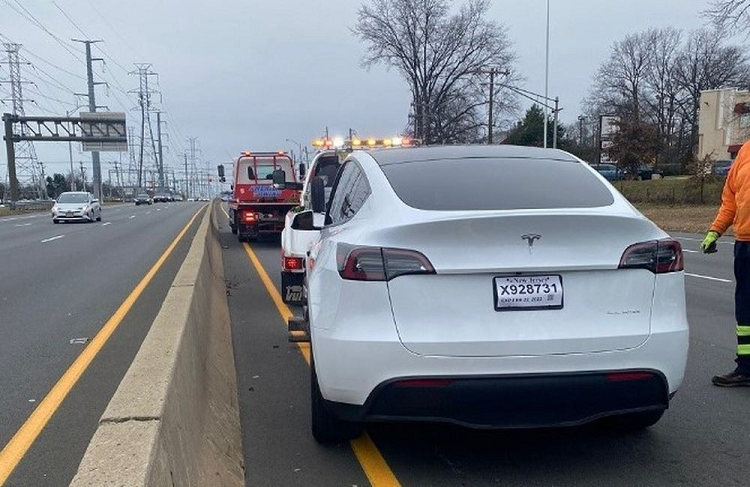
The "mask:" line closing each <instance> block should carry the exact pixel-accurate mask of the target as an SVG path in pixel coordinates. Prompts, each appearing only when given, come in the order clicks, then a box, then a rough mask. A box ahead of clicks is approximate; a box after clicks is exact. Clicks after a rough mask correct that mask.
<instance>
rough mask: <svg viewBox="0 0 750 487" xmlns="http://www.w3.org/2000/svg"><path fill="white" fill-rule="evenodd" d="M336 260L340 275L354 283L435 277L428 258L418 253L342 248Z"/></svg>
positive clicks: (344, 246)
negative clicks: (403, 277) (420, 276)
mask: <svg viewBox="0 0 750 487" xmlns="http://www.w3.org/2000/svg"><path fill="white" fill-rule="evenodd" d="M336 260H337V263H338V269H339V275H340V276H341V277H342V278H343V279H348V280H352V281H390V280H391V279H394V278H396V277H398V276H403V275H407V274H435V269H434V268H433V267H432V264H431V263H430V261H429V260H428V259H427V257H425V256H424V255H422V254H421V253H419V252H417V251H415V250H405V249H390V248H380V247H354V246H352V245H347V244H339V245H338V247H337V248H336Z"/></svg>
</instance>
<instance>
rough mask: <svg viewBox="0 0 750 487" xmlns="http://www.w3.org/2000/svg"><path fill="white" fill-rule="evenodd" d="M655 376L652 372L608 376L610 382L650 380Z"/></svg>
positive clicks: (610, 374) (621, 373)
mask: <svg viewBox="0 0 750 487" xmlns="http://www.w3.org/2000/svg"><path fill="white" fill-rule="evenodd" d="M653 376H654V374H653V373H652V372H612V373H609V374H607V376H606V377H607V380H608V381H610V382H626V381H631V380H644V379H650V378H652V377H653Z"/></svg>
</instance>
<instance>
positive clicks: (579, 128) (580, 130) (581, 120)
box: [578, 115, 586, 147]
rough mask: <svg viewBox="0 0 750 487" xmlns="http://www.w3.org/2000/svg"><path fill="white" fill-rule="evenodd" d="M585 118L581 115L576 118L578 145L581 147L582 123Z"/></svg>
mask: <svg viewBox="0 0 750 487" xmlns="http://www.w3.org/2000/svg"><path fill="white" fill-rule="evenodd" d="M584 120H586V117H584V116H583V115H579V116H578V144H579V145H580V146H581V147H583V121H584Z"/></svg>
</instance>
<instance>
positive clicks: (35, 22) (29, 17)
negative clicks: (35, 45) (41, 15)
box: [5, 0, 85, 64]
mask: <svg viewBox="0 0 750 487" xmlns="http://www.w3.org/2000/svg"><path fill="white" fill-rule="evenodd" d="M13 1H14V2H15V3H16V5H18V7H20V8H21V9H22V10H23V12H26V14H24V13H23V12H21V10H18V8H16V7H15V6H13V4H12V3H10V0H5V3H6V4H7V5H8V6H9V7H10V8H12V9H13V10H14V11H15V12H16V13H17V14H18V15H20V16H21V17H23V18H24V19H26V20H27V21H28V22H30V23H31V24H32V25H34V26H36V27H38V28H40V29H42V31H44V32H45V33H47V34H48V35H49V36H50V37H52V38H53V39H54V40H55V41H56V42H57V43H58V44H60V46H62V48H63V49H65V50H66V51H68V53H69V54H70V55H71V56H73V57H74V58H75V59H76V60H77V61H78V62H80V63H83V64H85V63H84V61H83V60H82V59H81V58H80V57H78V55H77V54H76V52H75V51H76V50H74V49H73V48H71V47H70V46H69V45H68V44H67V43H66V42H65V41H63V40H62V39H60V38H59V37H58V36H56V35H55V34H54V33H53V32H52V31H50V30H49V29H48V28H47V27H46V26H45V25H44V24H43V23H42V22H40V21H39V20H38V19H37V18H36V17H34V14H32V13H31V12H29V10H28V9H27V8H26V7H24V6H23V5H21V3H20V2H19V1H18V0H13ZM78 52H79V54H80V51H78Z"/></svg>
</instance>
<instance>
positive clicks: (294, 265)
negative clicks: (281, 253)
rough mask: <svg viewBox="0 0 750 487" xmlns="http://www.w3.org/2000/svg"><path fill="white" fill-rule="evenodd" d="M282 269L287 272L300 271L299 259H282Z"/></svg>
mask: <svg viewBox="0 0 750 487" xmlns="http://www.w3.org/2000/svg"><path fill="white" fill-rule="evenodd" d="M283 265H284V269H285V270H288V271H298V270H300V269H302V258H301V257H284V262H283Z"/></svg>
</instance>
